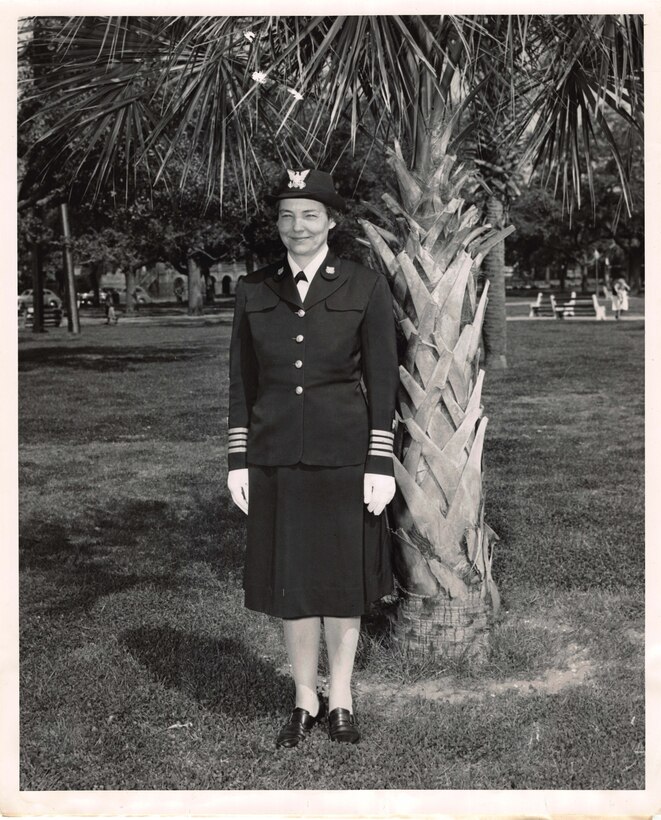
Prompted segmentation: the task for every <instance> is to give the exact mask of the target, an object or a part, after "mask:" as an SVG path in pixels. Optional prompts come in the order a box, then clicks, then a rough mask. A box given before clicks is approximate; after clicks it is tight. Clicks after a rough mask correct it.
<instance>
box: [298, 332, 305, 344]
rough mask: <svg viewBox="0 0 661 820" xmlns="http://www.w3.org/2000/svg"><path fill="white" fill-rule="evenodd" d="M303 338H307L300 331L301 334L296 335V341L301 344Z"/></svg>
mask: <svg viewBox="0 0 661 820" xmlns="http://www.w3.org/2000/svg"><path fill="white" fill-rule="evenodd" d="M303 339H305V336H301V334H300V333H299V334H298V336H297V337H296V341H297V342H299V344H300V342H302V341H303Z"/></svg>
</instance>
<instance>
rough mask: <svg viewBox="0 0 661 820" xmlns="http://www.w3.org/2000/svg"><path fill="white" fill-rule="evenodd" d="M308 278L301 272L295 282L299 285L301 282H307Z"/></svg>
mask: <svg viewBox="0 0 661 820" xmlns="http://www.w3.org/2000/svg"><path fill="white" fill-rule="evenodd" d="M307 281H308V277H307V276H306V275H305V273H304V272H303V271H299V272H298V273H297V274H296V276H295V277H294V282H296V284H297V285H298V283H299V282H307Z"/></svg>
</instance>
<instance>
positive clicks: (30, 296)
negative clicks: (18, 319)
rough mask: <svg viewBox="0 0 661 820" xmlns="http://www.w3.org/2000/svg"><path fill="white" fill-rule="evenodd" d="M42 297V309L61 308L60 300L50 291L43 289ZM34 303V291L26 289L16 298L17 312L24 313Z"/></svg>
mask: <svg viewBox="0 0 661 820" xmlns="http://www.w3.org/2000/svg"><path fill="white" fill-rule="evenodd" d="M42 293H43V297H44V307H53V308H60V309H61V308H62V300H61V299H60V297H59V296H58V295H57V293H55V292H54V291H52V290H48V288H44V289H43V291H42ZM33 301H34V291H33V290H32V288H28V289H27V290H24V291H23V292H22V293H20V294H19V296H18V312H19V313H24V312H25V310H26V309H27V308H28V307H29V306H31V305H32V303H33Z"/></svg>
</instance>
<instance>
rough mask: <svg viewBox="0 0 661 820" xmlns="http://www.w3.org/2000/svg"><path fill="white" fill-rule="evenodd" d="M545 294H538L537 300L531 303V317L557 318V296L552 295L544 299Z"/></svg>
mask: <svg viewBox="0 0 661 820" xmlns="http://www.w3.org/2000/svg"><path fill="white" fill-rule="evenodd" d="M544 296H545V294H543V293H538V294H537V299H536V300H535V301H534V302H531V303H530V313H529V314H528V315H529V316H547V317H549V318H551V319H555V318H556V315H557V314H556V302H555V296H554V295H553V294H552V293H550V294H549V295H548V298H546V299H545V298H544Z"/></svg>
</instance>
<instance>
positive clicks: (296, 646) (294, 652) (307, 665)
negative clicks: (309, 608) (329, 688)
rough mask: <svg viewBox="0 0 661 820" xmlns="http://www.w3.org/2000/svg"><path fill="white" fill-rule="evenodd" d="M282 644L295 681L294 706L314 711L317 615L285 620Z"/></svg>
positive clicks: (318, 620)
mask: <svg viewBox="0 0 661 820" xmlns="http://www.w3.org/2000/svg"><path fill="white" fill-rule="evenodd" d="M283 623H284V630H285V645H286V647H287V654H288V655H289V662H290V663H291V667H292V675H293V676H294V683H295V684H296V706H298V707H300V708H301V709H307V711H308V712H309V713H310V714H311V715H313V716H314V715H316V714H317V710H318V709H319V699H318V697H317V673H318V668H319V639H320V635H321V619H320V618H292V619H285V620H284V622H283Z"/></svg>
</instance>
